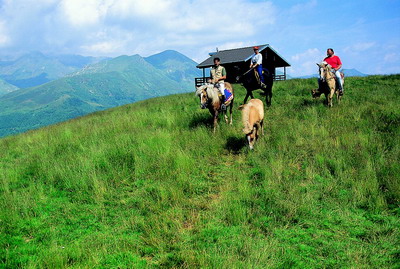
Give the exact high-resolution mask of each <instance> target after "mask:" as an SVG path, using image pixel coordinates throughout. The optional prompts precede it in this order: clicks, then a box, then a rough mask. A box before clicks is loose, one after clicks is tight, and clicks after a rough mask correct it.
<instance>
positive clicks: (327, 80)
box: [311, 61, 344, 107]
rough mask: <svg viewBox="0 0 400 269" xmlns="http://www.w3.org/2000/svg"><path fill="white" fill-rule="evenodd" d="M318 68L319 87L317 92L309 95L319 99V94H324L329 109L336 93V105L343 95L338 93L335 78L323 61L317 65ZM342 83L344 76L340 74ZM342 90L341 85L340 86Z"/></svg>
mask: <svg viewBox="0 0 400 269" xmlns="http://www.w3.org/2000/svg"><path fill="white" fill-rule="evenodd" d="M317 65H318V66H319V76H320V78H321V86H320V88H319V89H317V90H312V91H311V94H312V97H313V98H317V97H320V96H321V94H323V93H324V94H325V97H326V101H327V104H328V106H329V107H332V106H333V95H334V94H335V93H336V98H337V100H338V103H340V100H341V99H342V95H343V93H339V87H338V85H336V84H337V82H336V76H335V74H334V73H333V72H332V67H331V66H330V65H329V64H328V63H327V62H325V61H323V62H321V63H319V64H317ZM341 76H342V81H343V84H344V74H343V73H341ZM342 89H343V85H342Z"/></svg>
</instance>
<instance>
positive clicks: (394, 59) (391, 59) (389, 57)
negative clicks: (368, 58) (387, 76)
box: [383, 52, 400, 63]
mask: <svg viewBox="0 0 400 269" xmlns="http://www.w3.org/2000/svg"><path fill="white" fill-rule="evenodd" d="M383 59H384V60H385V62H386V63H399V62H400V54H399V53H395V52H393V53H388V54H386V55H385V56H384V57H383Z"/></svg>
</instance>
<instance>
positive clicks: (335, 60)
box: [318, 48, 343, 94]
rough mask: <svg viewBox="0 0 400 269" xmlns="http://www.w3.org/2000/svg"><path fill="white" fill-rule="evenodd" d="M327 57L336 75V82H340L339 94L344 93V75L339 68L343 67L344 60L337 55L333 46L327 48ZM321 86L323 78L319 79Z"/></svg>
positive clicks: (326, 59)
mask: <svg viewBox="0 0 400 269" xmlns="http://www.w3.org/2000/svg"><path fill="white" fill-rule="evenodd" d="M326 55H327V57H326V58H325V59H324V61H325V62H327V63H328V64H329V65H330V66H331V67H332V69H333V71H332V72H333V73H334V74H335V77H336V82H337V83H336V84H338V88H339V94H343V87H342V85H343V84H342V76H341V75H340V72H339V69H340V68H342V61H341V60H340V58H339V56H336V55H335V52H334V51H333V49H332V48H329V49H327V50H326ZM318 84H319V88H320V89H321V85H320V84H321V79H320V78H319V79H318Z"/></svg>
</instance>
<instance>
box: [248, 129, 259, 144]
mask: <svg viewBox="0 0 400 269" xmlns="http://www.w3.org/2000/svg"><path fill="white" fill-rule="evenodd" d="M257 138H258V132H257V127H256V126H253V129H252V130H251V131H250V133H248V134H246V139H247V142H248V143H249V148H250V149H254V143H255V142H256V140H257Z"/></svg>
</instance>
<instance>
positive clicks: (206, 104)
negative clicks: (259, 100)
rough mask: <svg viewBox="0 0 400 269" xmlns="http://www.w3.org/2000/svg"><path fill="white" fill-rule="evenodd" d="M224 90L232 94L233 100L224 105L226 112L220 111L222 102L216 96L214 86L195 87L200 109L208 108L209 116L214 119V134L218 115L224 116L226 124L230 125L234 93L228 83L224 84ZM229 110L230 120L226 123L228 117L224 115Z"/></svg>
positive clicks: (216, 91)
mask: <svg viewBox="0 0 400 269" xmlns="http://www.w3.org/2000/svg"><path fill="white" fill-rule="evenodd" d="M225 88H226V89H229V90H230V91H231V92H232V95H233V98H232V100H231V101H230V102H229V103H228V104H225V105H226V110H221V105H222V102H221V100H220V98H219V96H218V93H219V90H218V89H217V88H216V87H215V86H214V84H205V85H202V86H200V87H196V95H197V96H199V97H200V107H201V109H205V108H208V110H209V111H210V113H211V115H212V116H213V118H214V129H213V132H214V133H215V129H216V127H217V124H218V123H217V120H218V115H219V113H222V114H224V117H225V121H226V123H229V124H231V125H232V109H233V100H234V93H233V88H232V85H231V84H230V83H228V82H225ZM228 108H229V113H230V120H229V121H228V116H227V115H226V114H227V113H226V111H227V110H228Z"/></svg>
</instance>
